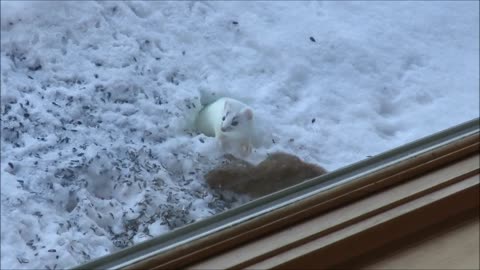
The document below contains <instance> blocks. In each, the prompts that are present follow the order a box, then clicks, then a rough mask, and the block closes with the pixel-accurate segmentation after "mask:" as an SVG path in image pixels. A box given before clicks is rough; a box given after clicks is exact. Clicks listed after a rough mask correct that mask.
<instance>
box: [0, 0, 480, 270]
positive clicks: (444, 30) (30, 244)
mask: <svg viewBox="0 0 480 270" xmlns="http://www.w3.org/2000/svg"><path fill="white" fill-rule="evenodd" d="M220 96H229V97H233V98H236V99H239V100H241V101H243V102H244V103H247V104H248V105H250V106H251V107H252V108H254V110H255V117H256V119H257V120H256V123H257V131H258V139H259V140H258V142H257V148H256V152H255V153H254V154H253V155H252V156H251V157H250V160H251V161H258V160H260V159H262V158H263V157H265V155H266V154H267V153H270V152H274V151H285V152H289V153H295V154H296V155H298V156H299V157H301V158H303V159H305V160H306V161H308V162H313V163H316V164H319V165H321V166H323V167H325V168H326V169H328V170H334V169H337V168H340V167H342V166H345V165H348V164H350V163H352V162H355V161H359V160H361V159H364V158H366V157H367V156H370V155H374V154H378V153H380V152H383V151H386V150H388V149H391V148H393V147H396V146H400V145H402V144H404V143H406V142H410V141H412V140H415V139H418V138H420V137H423V136H426V135H429V134H431V133H433V132H436V131H440V130H442V129H445V128H448V127H450V126H453V125H455V124H458V123H461V122H464V121H467V120H470V119H472V118H474V117H478V116H479V3H478V2H476V1H471V2H468V1H462V2H454V1H432V2H417V1H415V2H410V1H401V2H400V1H398V2H380V1H374V2H368V3H367V2H360V1H354V2H346V1H338V2H336V1H327V2H246V1H245V2H244V1H239V2H176V1H174V2H140V1H134V2H111V1H99V2H80V1H79V2H58V1H52V2H40V1H38V2H37V1H34V2H26V1H22V2H20V1H7V2H5V1H2V2H1V117H2V118H1V124H2V126H1V132H2V133H1V143H2V148H1V164H0V165H1V170H0V171H1V207H2V209H1V210H2V212H1V225H2V226H1V239H2V242H1V268H2V269H42V268H51V269H53V268H66V267H71V266H74V265H77V264H79V263H82V262H85V261H87V260H90V259H94V258H97V257H99V256H102V255H106V254H109V253H111V252H114V251H116V250H119V249H121V248H123V247H125V246H128V245H132V244H135V243H138V242H141V241H144V240H146V239H150V238H152V237H155V236H158V235H160V234H162V233H165V232H167V231H169V230H171V229H174V228H176V227H178V226H182V225H184V224H187V223H190V222H193V221H195V220H199V219H202V218H206V217H208V216H211V215H213V214H215V213H218V212H221V211H224V210H226V209H228V208H231V207H233V206H235V205H237V204H238V203H236V202H233V201H225V200H222V199H221V198H220V197H219V196H218V194H215V193H213V192H212V191H210V190H208V189H207V187H206V185H205V183H204V182H203V178H202V175H203V174H204V173H205V172H207V171H208V170H209V169H212V168H213V167H215V165H217V164H218V162H219V157H220V156H221V154H222V153H221V152H220V151H219V149H218V148H217V146H216V143H215V140H214V139H213V138H210V137H206V136H204V135H202V134H197V133H196V132H195V131H194V130H193V129H192V121H193V119H194V117H195V114H196V113H197V112H198V111H199V110H200V108H201V105H202V104H205V103H206V102H209V101H212V100H214V99H215V98H218V97H220ZM291 139H293V140H291ZM202 141H203V142H204V143H202Z"/></svg>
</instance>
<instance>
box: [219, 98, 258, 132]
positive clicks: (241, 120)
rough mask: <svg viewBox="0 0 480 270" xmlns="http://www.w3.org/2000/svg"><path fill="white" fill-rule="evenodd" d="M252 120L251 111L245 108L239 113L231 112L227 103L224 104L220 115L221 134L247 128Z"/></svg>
mask: <svg viewBox="0 0 480 270" xmlns="http://www.w3.org/2000/svg"><path fill="white" fill-rule="evenodd" d="M252 120H253V111H252V109H250V108H245V109H243V110H240V111H236V110H233V109H232V107H231V104H230V103H229V102H225V107H224V109H223V115H222V125H221V130H222V132H233V131H237V130H242V129H244V128H248V127H249V124H250V123H251V121H252Z"/></svg>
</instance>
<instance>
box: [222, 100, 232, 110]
mask: <svg viewBox="0 0 480 270" xmlns="http://www.w3.org/2000/svg"><path fill="white" fill-rule="evenodd" d="M229 108H230V102H228V101H225V103H224V105H223V110H224V111H227V110H228V109H229Z"/></svg>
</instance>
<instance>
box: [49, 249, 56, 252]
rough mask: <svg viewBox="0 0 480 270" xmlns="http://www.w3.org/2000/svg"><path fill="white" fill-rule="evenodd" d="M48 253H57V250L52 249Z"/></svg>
mask: <svg viewBox="0 0 480 270" xmlns="http://www.w3.org/2000/svg"><path fill="white" fill-rule="evenodd" d="M48 252H57V250H56V249H54V248H52V249H49V250H48Z"/></svg>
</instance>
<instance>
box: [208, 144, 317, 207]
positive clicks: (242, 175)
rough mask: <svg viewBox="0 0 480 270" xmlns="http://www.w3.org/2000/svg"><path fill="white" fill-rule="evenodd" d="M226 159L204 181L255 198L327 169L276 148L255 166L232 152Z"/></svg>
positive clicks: (215, 187) (220, 188) (221, 189)
mask: <svg viewBox="0 0 480 270" xmlns="http://www.w3.org/2000/svg"><path fill="white" fill-rule="evenodd" d="M225 158H226V160H227V161H226V162H225V164H222V165H220V166H218V167H217V168H215V169H213V170H211V171H210V172H208V173H207V174H206V175H205V176H204V177H205V180H206V182H207V184H208V185H209V186H210V187H211V188H212V189H215V190H217V191H220V192H222V191H228V192H233V193H236V194H239V195H247V196H249V197H250V198H252V199H254V198H258V197H261V196H264V195H267V194H270V193H273V192H275V191H278V190H281V189H284V188H287V187H289V186H292V185H295V184H298V183H301V182H303V181H305V180H308V179H311V178H313V177H316V176H319V175H322V174H325V173H326V172H327V171H326V170H325V169H323V168H322V167H320V166H317V165H315V164H310V163H306V162H304V161H302V160H301V159H300V158H298V157H297V156H294V155H291V154H287V153H282V152H276V153H273V154H270V155H268V157H267V158H266V159H265V160H263V161H262V162H260V163H259V164H258V165H257V166H254V165H252V164H250V163H249V162H246V161H244V160H241V159H238V158H236V157H234V156H232V155H225Z"/></svg>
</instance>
